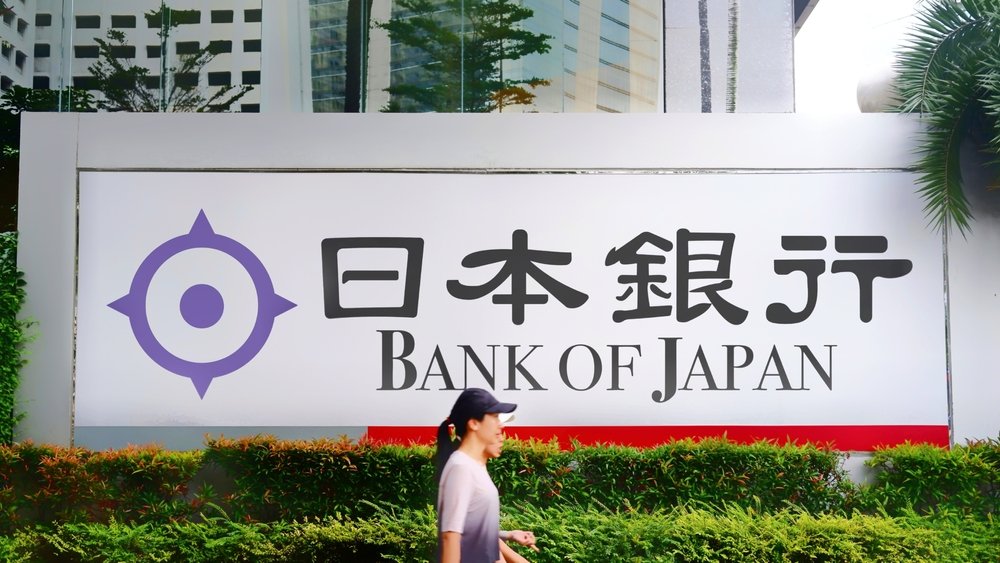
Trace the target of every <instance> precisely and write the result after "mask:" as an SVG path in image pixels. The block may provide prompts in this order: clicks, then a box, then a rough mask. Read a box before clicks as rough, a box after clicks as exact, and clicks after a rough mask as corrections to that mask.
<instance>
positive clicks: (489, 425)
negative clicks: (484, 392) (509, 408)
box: [473, 413, 503, 458]
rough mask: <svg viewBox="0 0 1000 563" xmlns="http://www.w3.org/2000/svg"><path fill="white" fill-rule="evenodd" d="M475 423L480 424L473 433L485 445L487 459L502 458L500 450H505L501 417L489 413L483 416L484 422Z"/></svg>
mask: <svg viewBox="0 0 1000 563" xmlns="http://www.w3.org/2000/svg"><path fill="white" fill-rule="evenodd" d="M475 422H476V423H478V424H477V425H476V426H477V427H476V428H474V429H473V431H474V432H475V433H476V436H477V437H478V438H479V440H480V441H481V442H482V443H483V444H484V446H485V450H486V457H487V458H493V457H500V450H501V448H503V422H501V421H500V415H498V414H489V413H488V414H486V415H485V416H483V420H482V421H478V420H477V421H475Z"/></svg>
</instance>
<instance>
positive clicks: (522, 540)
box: [507, 530, 538, 551]
mask: <svg viewBox="0 0 1000 563" xmlns="http://www.w3.org/2000/svg"><path fill="white" fill-rule="evenodd" d="M507 539H509V540H510V541H513V542H517V543H519V544H521V545H523V546H527V547H530V548H531V549H534V550H535V551H538V548H537V547H535V534H533V533H531V532H526V531H524V530H512V531H510V532H509V533H508V535H507Z"/></svg>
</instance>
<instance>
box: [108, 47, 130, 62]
mask: <svg viewBox="0 0 1000 563" xmlns="http://www.w3.org/2000/svg"><path fill="white" fill-rule="evenodd" d="M111 56H112V57H114V58H116V59H134V58H135V46H134V45H112V46H111Z"/></svg>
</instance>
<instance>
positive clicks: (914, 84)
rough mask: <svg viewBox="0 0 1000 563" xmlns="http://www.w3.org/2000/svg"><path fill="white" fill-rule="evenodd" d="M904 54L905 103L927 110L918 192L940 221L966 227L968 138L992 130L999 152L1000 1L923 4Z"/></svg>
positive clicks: (901, 86)
mask: <svg viewBox="0 0 1000 563" xmlns="http://www.w3.org/2000/svg"><path fill="white" fill-rule="evenodd" d="M924 6H925V7H924V8H922V10H921V11H920V12H919V13H918V14H917V23H916V25H915V26H914V28H913V29H912V30H911V32H910V34H909V35H908V36H907V43H906V44H905V46H904V47H903V48H902V49H901V50H900V51H899V53H898V56H897V71H898V73H897V79H896V81H895V85H894V86H895V87H896V90H897V94H898V96H899V99H900V100H902V101H901V102H900V104H899V107H898V109H899V110H900V111H903V112H916V113H919V114H921V115H922V116H923V117H924V121H925V123H926V129H925V132H924V133H923V138H922V139H921V140H920V142H919V144H918V147H917V154H918V156H919V160H918V161H917V163H916V169H917V171H918V172H919V174H920V176H919V178H918V183H919V184H920V187H919V188H918V193H919V194H920V196H921V197H922V198H923V200H924V203H925V207H924V211H925V212H926V214H927V217H928V219H929V221H930V222H931V224H932V225H934V227H935V228H938V229H943V228H946V226H947V225H948V224H952V225H954V226H956V227H957V228H958V229H959V231H960V232H962V234H965V233H966V232H967V231H968V230H969V229H970V228H971V220H972V213H971V209H970V207H969V200H968V199H967V198H966V196H965V193H964V191H963V186H964V180H963V177H962V170H961V154H962V146H963V143H965V142H967V141H969V140H972V141H974V142H983V143H985V142H986V141H985V139H980V138H977V135H976V134H977V133H979V132H985V133H986V134H987V136H988V137H990V141H989V144H990V145H991V146H990V150H991V152H993V154H995V155H1000V151H998V150H997V149H996V147H1000V137H998V136H997V127H996V123H997V117H998V116H1000V76H997V75H996V73H997V69H998V68H1000V66H998V62H1000V1H998V0H935V1H933V2H929V3H928V4H926V5H924Z"/></svg>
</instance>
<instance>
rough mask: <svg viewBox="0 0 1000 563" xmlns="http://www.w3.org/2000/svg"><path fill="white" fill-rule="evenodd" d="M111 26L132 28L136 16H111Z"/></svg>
mask: <svg viewBox="0 0 1000 563" xmlns="http://www.w3.org/2000/svg"><path fill="white" fill-rule="evenodd" d="M111 27H113V28H116V29H132V28H134V27H135V16H111Z"/></svg>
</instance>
